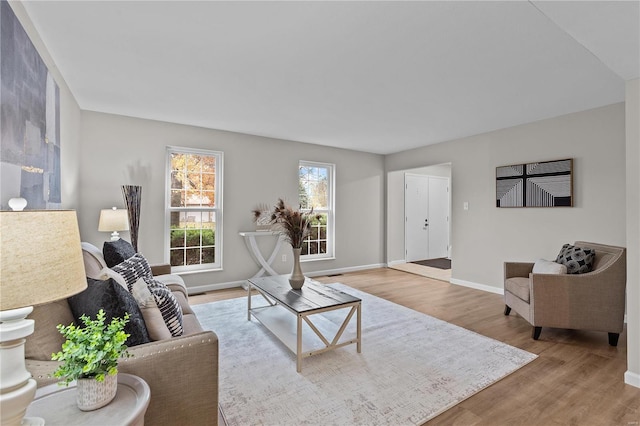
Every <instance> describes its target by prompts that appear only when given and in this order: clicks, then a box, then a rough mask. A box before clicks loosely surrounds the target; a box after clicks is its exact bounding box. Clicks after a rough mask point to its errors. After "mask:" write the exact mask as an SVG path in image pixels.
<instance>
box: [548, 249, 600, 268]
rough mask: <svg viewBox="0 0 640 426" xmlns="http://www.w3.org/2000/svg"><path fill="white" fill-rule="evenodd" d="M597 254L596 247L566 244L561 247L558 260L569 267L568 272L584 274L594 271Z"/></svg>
mask: <svg viewBox="0 0 640 426" xmlns="http://www.w3.org/2000/svg"><path fill="white" fill-rule="evenodd" d="M595 256H596V251H595V250H594V249H590V248H587V247H576V246H573V245H571V244H565V245H563V246H562V249H560V253H558V257H557V258H556V262H557V263H560V264H562V265H565V266H566V267H567V274H583V273H586V272H591V271H592V269H593V260H594V258H595Z"/></svg>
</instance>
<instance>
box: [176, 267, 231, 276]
mask: <svg viewBox="0 0 640 426" xmlns="http://www.w3.org/2000/svg"><path fill="white" fill-rule="evenodd" d="M222 270H223V269H222V268H207V269H197V270H193V271H171V273H172V274H175V275H192V274H201V273H203V272H218V271H222Z"/></svg>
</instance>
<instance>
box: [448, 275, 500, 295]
mask: <svg viewBox="0 0 640 426" xmlns="http://www.w3.org/2000/svg"><path fill="white" fill-rule="evenodd" d="M449 282H450V283H451V284H456V285H461V286H463V287H469V288H474V289H476V290H482V291H487V292H489V293H495V294H500V295H504V289H503V288H498V287H493V286H490V285H485V284H478V283H474V282H471V281H464V280H459V279H457V278H451V279H450V280H449Z"/></svg>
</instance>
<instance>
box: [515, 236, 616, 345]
mask: <svg viewBox="0 0 640 426" xmlns="http://www.w3.org/2000/svg"><path fill="white" fill-rule="evenodd" d="M575 246H577V247H588V248H592V249H595V251H596V255H595V260H594V265H593V270H592V271H591V272H588V273H584V274H568V275H567V274H562V275H556V274H534V273H532V270H533V265H534V263H525V262H505V264H504V302H505V310H504V314H505V315H509V313H510V312H511V309H513V310H514V311H516V312H517V313H518V314H519V315H520V316H522V317H523V318H524V319H525V320H527V321H528V322H529V323H530V324H531V325H532V326H533V330H532V337H533V339H534V340H538V338H539V337H540V332H541V331H542V327H554V328H566V329H573V330H593V331H605V332H607V333H609V344H610V345H611V346H617V345H618V338H619V337H620V333H621V332H622V329H623V326H624V312H625V292H626V284H627V264H626V261H627V259H626V249H625V248H624V247H615V246H609V245H604V244H596V243H589V242H584V241H576V243H575Z"/></svg>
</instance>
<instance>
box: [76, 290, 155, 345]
mask: <svg viewBox="0 0 640 426" xmlns="http://www.w3.org/2000/svg"><path fill="white" fill-rule="evenodd" d="M68 302H69V306H70V307H71V312H72V313H73V317H74V319H75V322H76V324H80V323H81V322H80V317H81V316H82V315H87V316H89V317H90V318H92V319H95V317H96V315H97V314H98V311H99V310H100V309H104V312H105V320H106V321H107V322H111V320H112V319H113V318H114V317H117V318H123V317H124V316H125V314H127V313H128V314H129V322H127V324H126V325H125V327H124V331H125V333H127V334H129V337H128V338H127V342H126V343H127V346H136V345H140V344H142V343H148V342H150V341H151V339H150V338H149V333H148V331H147V327H146V325H145V322H144V318H143V316H142V313H141V312H140V308H139V307H138V304H137V303H136V300H135V299H134V298H133V296H132V295H131V294H130V293H129V292H128V291H127V290H126V289H124V288H122V287H121V286H120V284H118V283H117V282H115V281H114V280H113V279H111V278H109V279H107V280H104V281H103V280H95V279H92V278H87V288H86V289H85V290H84V291H82V292H80V293H78V294H76V295H74V296H71V297H69V299H68Z"/></svg>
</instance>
